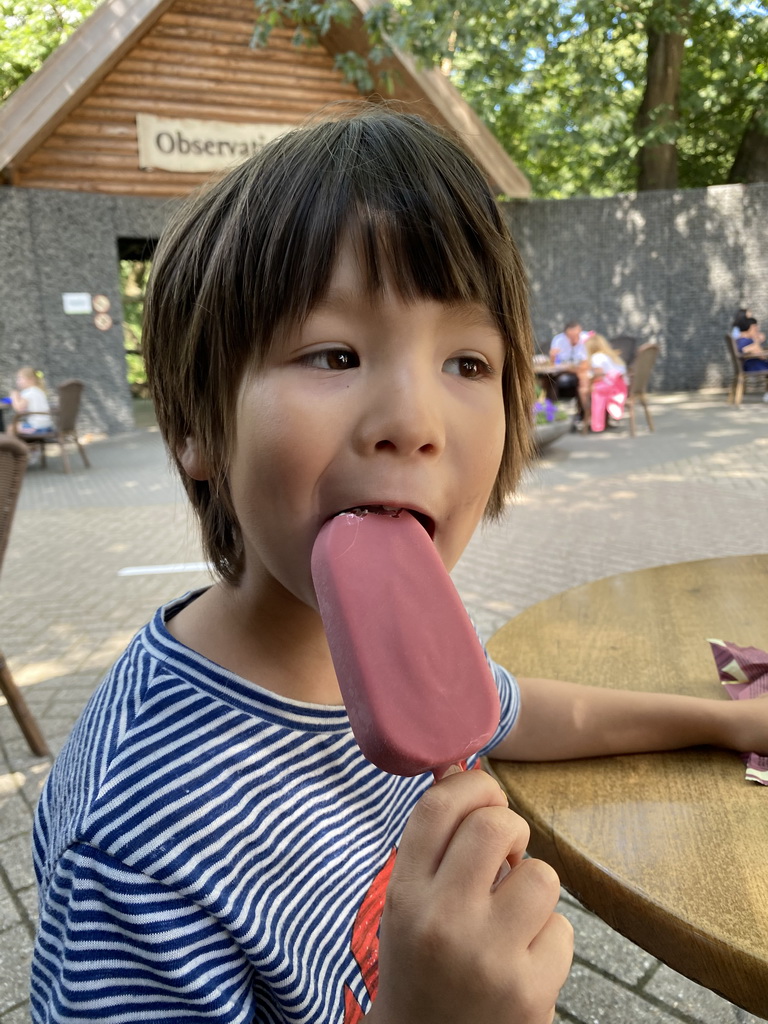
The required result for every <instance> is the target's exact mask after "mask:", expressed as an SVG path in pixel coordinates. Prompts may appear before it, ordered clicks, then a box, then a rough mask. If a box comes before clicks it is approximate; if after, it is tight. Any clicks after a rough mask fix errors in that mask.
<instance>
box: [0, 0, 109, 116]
mask: <svg viewBox="0 0 768 1024" xmlns="http://www.w3.org/2000/svg"><path fill="white" fill-rule="evenodd" d="M97 3H98V0H60V2H58V3H57V2H55V0H0V102H1V101H3V100H6V99H7V98H8V96H10V94H11V93H12V92H13V91H14V90H15V89H17V88H18V87H19V86H20V85H21V83H22V82H23V81H24V79H25V78H28V77H29V76H30V75H31V74H32V72H33V71H36V70H37V68H39V67H40V65H41V64H42V63H43V61H44V60H45V58H46V57H47V56H48V55H49V54H50V53H52V52H53V51H54V50H55V49H56V47H57V46H59V45H60V44H61V43H63V42H64V40H65V39H66V38H67V36H69V35H71V34H72V33H73V32H74V31H75V29H76V28H77V26H78V25H79V24H80V22H81V21H83V20H84V19H85V18H86V17H87V16H88V15H89V14H90V13H91V11H92V10H93V9H94V7H95V6H96V4H97Z"/></svg>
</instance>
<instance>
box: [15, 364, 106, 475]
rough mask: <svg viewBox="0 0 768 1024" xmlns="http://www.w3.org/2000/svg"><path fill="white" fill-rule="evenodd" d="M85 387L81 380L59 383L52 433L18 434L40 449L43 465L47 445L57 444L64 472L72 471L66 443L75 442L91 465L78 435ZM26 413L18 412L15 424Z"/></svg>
mask: <svg viewBox="0 0 768 1024" xmlns="http://www.w3.org/2000/svg"><path fill="white" fill-rule="evenodd" d="M84 388H85V384H83V382H82V381H81V380H65V381H64V383H63V384H59V386H58V388H57V389H56V390H57V392H58V396H59V402H58V406H57V407H56V408H54V409H51V416H52V417H53V422H54V429H53V430H52V431H51V432H50V433H48V434H44V435H33V436H29V435H24V434H17V435H16V436H17V437H18V438H19V440H21V441H23V442H24V443H25V444H27V445H30V446H31V447H34V448H38V449H39V450H40V455H41V462H42V464H43V466H44V465H45V446H46V445H48V444H57V445H58V446H59V450H60V452H61V463H62V466H63V468H64V472H65V473H70V472H71V471H72V470H71V467H70V465H69V456H68V455H67V449H66V445H67V444H74V445H75V446H76V447H77V450H78V451H79V452H80V457H81V458H82V460H83V462H84V464H85V466H86V467H90V465H91V464H90V462H89V461H88V456H87V455H86V454H85V448H83V446H82V445H81V444H80V439H79V438H78V436H77V417H78V414H79V412H80V398H81V396H82V393H83V389H84ZM26 415H27V414H25V413H18V414H17V415H16V418H15V420H14V424H15V423H16V422H18V421H19V420H20V419H24V418H25V417H26ZM31 415H32V416H34V415H35V414H34V413H32V414H31Z"/></svg>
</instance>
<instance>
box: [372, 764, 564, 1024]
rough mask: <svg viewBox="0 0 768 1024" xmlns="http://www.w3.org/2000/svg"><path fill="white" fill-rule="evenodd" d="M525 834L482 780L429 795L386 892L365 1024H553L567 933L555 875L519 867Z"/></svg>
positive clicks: (526, 863) (465, 779)
mask: <svg viewBox="0 0 768 1024" xmlns="http://www.w3.org/2000/svg"><path fill="white" fill-rule="evenodd" d="M528 836H529V829H528V826H527V825H526V823H525V822H524V821H523V819H522V818H520V817H519V816H518V815H517V814H514V813H513V812H512V811H510V810H509V809H508V807H507V800H506V797H505V796H504V794H503V792H502V790H501V788H500V787H499V785H498V784H497V783H496V782H495V781H494V780H493V779H492V778H490V776H488V775H486V774H485V772H479V771H470V772H465V773H462V774H455V775H451V776H449V777H446V778H444V779H442V780H441V781H440V782H439V783H438V784H437V785H435V786H433V787H432V789H430V790H429V791H428V792H427V793H425V795H424V796H423V797H422V799H421V800H420V801H419V803H418V805H417V806H416V808H415V809H414V811H413V814H412V815H411V818H410V820H409V822H408V825H407V827H406V829H405V832H404V834H403V839H402V842H401V844H400V850H399V852H398V856H397V860H396V862H395V868H394V871H393V874H392V879H391V881H390V883H389V887H388V890H387V898H386V903H385V906H384V915H383V918H382V925H381V942H380V947H379V988H378V995H377V998H376V1002H375V1005H374V1007H373V1008H372V1010H371V1012H370V1014H369V1015H368V1017H367V1018H366V1019H367V1020H370V1021H371V1024H467V1022H468V1021H472V1024H549V1022H551V1021H552V1019H553V1017H554V1009H555V1001H556V999H557V995H558V993H559V991H560V988H561V987H562V985H563V983H564V981H565V979H566V977H567V975H568V970H569V968H570V964H571V957H572V953H573V931H572V929H571V926H570V924H569V923H568V921H567V920H566V919H565V918H564V917H562V916H561V915H560V914H556V913H553V910H554V907H555V905H556V903H557V901H558V898H559V895H560V883H559V879H558V877H557V875H556V874H555V872H554V871H553V870H552V869H551V868H550V867H548V866H547V865H546V864H544V863H543V862H542V861H538V860H530V859H527V860H524V859H523V853H524V851H525V847H526V844H527V842H528ZM505 861H506V863H507V864H508V865H509V868H510V869H511V870H509V872H508V873H507V874H506V875H505V876H504V877H501V878H500V880H499V881H496V879H497V876H498V875H499V871H500V868H501V867H502V866H503V865H504V863H505Z"/></svg>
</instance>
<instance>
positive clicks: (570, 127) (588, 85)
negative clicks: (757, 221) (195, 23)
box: [0, 0, 768, 197]
mask: <svg viewBox="0 0 768 1024" xmlns="http://www.w3.org/2000/svg"><path fill="white" fill-rule="evenodd" d="M95 5H96V2H95V0H59V2H58V3H54V2H42V3H41V2H40V0H0V10H2V17H3V31H2V34H1V35H0V95H1V96H2V97H3V98H5V97H6V96H7V95H8V94H9V93H10V92H11V91H13V89H15V88H16V87H17V86H18V84H19V83H20V82H21V81H22V80H23V79H24V78H25V77H26V76H27V75H28V74H29V73H31V71H32V70H34V69H35V68H36V67H38V66H39V65H40V64H41V63H42V61H43V60H44V58H45V57H46V56H47V54H48V53H50V52H51V51H52V50H53V49H54V48H55V47H56V46H57V45H58V44H59V43H60V42H61V41H63V39H64V38H66V36H67V35H68V34H69V33H70V32H71V31H73V29H74V28H75V27H76V25H77V24H78V23H79V22H80V21H81V20H82V18H83V17H85V16H86V15H87V14H88V13H89V12H90V11H91V10H92V9H93V7H95ZM353 14H354V9H353V7H352V5H351V4H350V3H349V0H325V2H321V0H255V8H254V45H263V44H264V43H265V42H266V41H267V39H268V36H269V31H270V29H271V28H272V27H274V26H275V25H277V24H282V23H284V21H285V20H288V21H289V22H290V23H292V24H294V25H295V26H297V35H296V42H297V44H301V43H302V42H303V41H307V40H313V41H314V40H316V39H318V38H320V39H321V38H322V35H323V33H324V32H325V31H327V29H328V27H329V25H330V23H331V21H332V20H333V19H339V20H345V19H346V20H348V19H349V18H351V17H352V16H353ZM365 21H366V24H367V28H368V32H369V36H370V39H371V44H372V49H371V50H370V51H369V53H367V54H353V53H350V54H342V55H340V56H339V58H338V61H337V62H338V65H339V67H340V68H341V69H342V70H343V71H344V73H345V74H346V75H347V76H348V77H349V78H350V79H352V80H353V81H355V82H356V83H357V84H358V85H359V86H360V87H361V89H362V90H363V91H366V90H367V89H369V88H370V87H371V86H372V85H373V81H374V78H376V77H377V68H381V67H383V66H385V65H383V64H381V63H380V62H381V61H382V60H383V59H384V58H385V57H386V54H387V52H388V47H389V46H392V45H394V46H398V47H400V48H402V49H404V50H407V51H409V52H411V53H412V54H414V55H415V56H416V58H417V59H418V60H419V61H421V62H423V63H424V64H427V65H428V64H435V65H437V66H439V67H441V69H442V70H443V71H444V72H445V73H446V74H447V75H449V76H450V78H451V81H452V82H453V83H454V84H455V85H456V87H457V88H458V90H459V91H460V92H461V94H462V95H463V96H464V98H465V99H466V100H467V101H468V102H469V103H470V104H471V105H472V107H473V108H474V109H475V110H476V111H477V113H478V114H479V115H480V117H481V118H483V120H484V121H485V122H486V123H487V124H488V125H489V127H490V128H491V129H492V131H493V132H494V133H495V135H496V137H497V138H498V139H499V141H500V143H501V144H502V146H504V148H505V149H506V150H507V152H508V153H509V154H510V155H511V156H512V157H513V159H514V160H515V161H516V163H517V164H518V166H519V167H520V168H521V169H522V170H523V171H524V172H525V173H526V174H527V175H528V177H529V178H530V180H531V183H532V186H533V190H534V194H535V195H537V196H549V197H563V196H571V195H607V194H612V193H616V192H622V191H629V190H633V189H635V188H637V187H641V188H655V187H664V188H667V187H676V186H680V187H683V188H691V187H697V186H704V185H715V184H720V183H723V182H727V181H758V180H759V181H765V180H768V6H766V3H764V2H746V3H736V2H731V0H619V2H618V3H615V4H607V3H605V0H464V2H463V3H462V4H461V5H457V4H456V2H455V0H384V2H379V3H374V4H373V5H372V7H371V9H370V11H369V13H368V14H367V15H366V17H365ZM378 84H379V86H380V87H381V86H383V87H384V88H386V86H387V80H386V77H384V78H383V79H382V78H381V77H379V81H378Z"/></svg>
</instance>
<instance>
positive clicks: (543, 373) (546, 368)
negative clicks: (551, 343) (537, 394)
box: [533, 363, 579, 402]
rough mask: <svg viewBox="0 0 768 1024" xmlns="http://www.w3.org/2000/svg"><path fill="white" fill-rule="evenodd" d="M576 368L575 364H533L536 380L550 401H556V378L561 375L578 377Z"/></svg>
mask: <svg viewBox="0 0 768 1024" xmlns="http://www.w3.org/2000/svg"><path fill="white" fill-rule="evenodd" d="M578 370H579V368H578V366H577V365H576V363H534V364H533V372H534V373H535V374H536V379H537V381H538V382H539V384H540V385H541V387H542V388H543V389H544V394H545V396H546V397H547V398H549V399H551V401H553V402H556V401H557V378H558V377H559V376H560V375H561V374H563V373H570V374H572V375H573V376H574V377H578Z"/></svg>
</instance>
